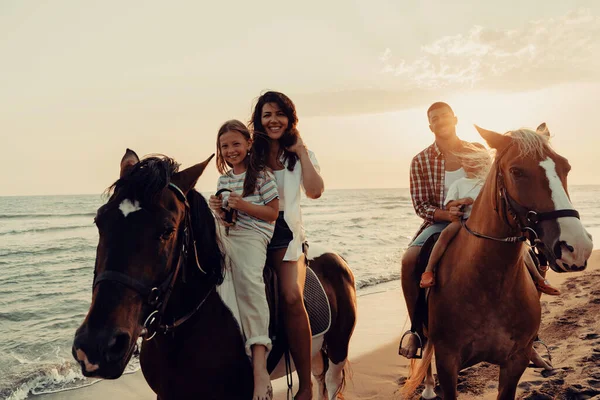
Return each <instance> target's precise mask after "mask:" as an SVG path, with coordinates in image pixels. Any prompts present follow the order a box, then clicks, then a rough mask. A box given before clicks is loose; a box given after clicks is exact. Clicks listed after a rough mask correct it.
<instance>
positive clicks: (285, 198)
mask: <svg viewBox="0 0 600 400" xmlns="http://www.w3.org/2000/svg"><path fill="white" fill-rule="evenodd" d="M308 156H309V158H310V161H311V162H312V164H313V165H314V167H315V169H316V170H317V172H321V167H320V166H319V162H318V161H317V158H316V157H315V154H314V153H313V152H312V151H310V150H308ZM282 162H283V160H282ZM283 163H284V166H285V167H286V168H285V169H284V170H283V171H282V176H283V179H281V178H280V177H278V176H277V174H275V180H276V181H277V187H278V188H279V185H280V181H281V184H282V186H283V190H281V191H279V209H280V210H281V209H283V210H285V211H284V213H283V219H284V220H285V222H286V223H287V224H288V226H289V228H290V230H291V231H292V233H293V235H294V238H293V239H292V241H291V242H290V244H289V246H288V248H287V251H286V252H285V255H284V256H283V260H284V261H296V260H298V259H299V258H300V256H302V243H304V240H305V239H306V236H305V234H304V226H303V225H302V210H301V209H300V187H302V188H303V189H304V185H303V184H302V165H301V164H300V160H297V161H296V165H295V166H294V170H293V171H290V170H288V169H287V163H285V162H283ZM282 205H283V208H282V207H281V206H282Z"/></svg>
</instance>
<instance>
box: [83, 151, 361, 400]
mask: <svg viewBox="0 0 600 400" xmlns="http://www.w3.org/2000/svg"><path fill="white" fill-rule="evenodd" d="M211 158H212V157H211ZM211 158H209V159H208V160H206V161H205V162H203V163H200V164H197V165H194V166H192V167H190V168H188V169H185V170H183V171H181V172H178V165H177V164H176V163H175V162H174V160H172V159H169V158H166V157H161V158H158V157H150V158H146V159H144V160H142V161H140V160H139V159H138V157H137V155H136V154H135V153H134V152H132V151H131V150H127V152H126V153H125V156H124V157H123V159H122V161H121V175H120V179H119V180H118V181H117V182H116V183H115V184H114V185H113V186H112V188H111V189H112V195H111V197H110V199H109V201H108V202H107V204H105V205H104V206H102V207H100V208H99V209H98V213H97V215H96V219H95V222H96V225H97V226H98V231H99V242H98V249H97V254H96V266H95V270H94V285H93V292H92V304H91V306H90V310H89V312H88V314H87V316H86V318H85V321H84V322H83V324H82V325H81V327H80V328H79V329H78V330H77V332H76V334H75V340H74V343H73V355H74V357H75V358H76V360H77V361H78V362H79V363H80V364H81V368H82V373H83V374H84V375H85V376H95V377H101V378H107V379H116V378H118V377H120V376H121V374H122V373H123V370H124V368H125V366H126V365H127V363H128V362H129V360H130V358H131V356H132V353H133V352H134V349H135V347H136V341H137V339H138V337H140V336H141V337H144V338H145V339H146V340H145V341H144V342H143V344H142V348H141V354H140V363H141V367H142V372H143V373H144V377H145V378H146V381H147V382H148V384H149V385H150V387H151V388H152V390H154V392H156V393H157V395H158V399H161V400H167V399H251V398H252V391H253V387H252V386H253V376H252V369H251V364H250V361H249V359H248V357H247V356H246V353H245V351H244V339H243V337H242V333H241V331H240V328H239V325H238V324H237V322H236V320H235V319H234V316H233V315H232V312H231V311H230V309H229V308H228V307H227V306H226V305H225V304H224V302H223V301H222V299H221V297H220V295H219V294H218V292H217V290H216V287H217V286H218V285H220V284H221V283H222V282H223V273H224V269H223V256H222V253H221V250H220V247H219V244H218V236H217V233H216V229H215V220H214V217H213V215H212V213H211V211H210V209H209V207H208V205H207V203H206V201H205V199H204V198H203V197H202V196H201V195H200V194H199V193H198V192H197V191H196V190H194V189H193V188H194V186H195V185H196V182H197V180H198V178H199V177H200V175H201V174H202V172H203V171H204V169H205V167H206V165H207V164H208V162H209V161H210V159H211ZM311 267H312V268H313V270H314V271H315V273H316V275H317V276H318V278H319V280H320V281H321V283H322V285H323V287H324V289H325V292H326V294H327V296H328V298H329V302H330V305H331V327H330V329H329V330H328V331H327V333H326V334H325V335H324V337H323V336H321V338H320V339H318V340H315V343H314V344H313V350H314V352H315V353H316V354H314V358H313V372H314V374H315V376H316V377H317V380H318V382H319V385H320V391H321V393H322V396H323V398H325V396H327V393H328V392H329V397H327V398H332V399H333V398H336V396H337V395H338V393H340V392H341V390H342V388H343V383H344V372H345V371H344V366H345V363H346V359H347V355H348V343H349V340H350V336H351V334H352V331H353V329H354V324H355V318H356V297H355V288H354V277H353V275H352V272H351V271H350V269H349V267H348V265H347V264H346V263H345V261H344V260H343V259H342V258H341V257H339V256H338V255H336V254H333V253H326V254H323V255H321V256H319V257H316V258H314V259H313V260H312V261H311ZM280 370H281V369H280ZM283 371H285V368H283ZM276 377H277V376H273V378H276ZM325 383H326V385H325Z"/></svg>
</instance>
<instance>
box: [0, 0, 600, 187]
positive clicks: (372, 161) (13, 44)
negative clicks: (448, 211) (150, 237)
mask: <svg viewBox="0 0 600 400" xmlns="http://www.w3.org/2000/svg"><path fill="white" fill-rule="evenodd" d="M490 3H491V2H481V1H452V2H449V1H445V0H441V1H437V0H421V1H398V0H389V1H383V0H368V1H367V0H365V1H358V0H356V1H352V0H344V1H322V0H321V1H316V0H315V1H312V0H305V1H301V2H293V3H291V2H284V1H258V2H257V1H250V2H247V1H227V2H225V1H224V2H207V1H187V2H184V1H170V2H163V1H160V2H159V1H128V2H122V1H113V0H105V1H102V2H92V1H81V0H73V1H61V0H57V1H52V2H41V1H29V2H26V1H17V0H14V1H10V0H6V1H2V2H0V57H1V59H0V66H1V67H0V71H1V72H2V73H1V74H0V137H1V143H2V150H3V154H2V157H0V171H1V172H0V177H1V182H2V185H0V196H2V195H45V194H83V193H101V192H102V191H103V190H104V188H106V187H107V186H108V185H110V184H111V183H112V182H113V181H114V180H115V179H116V178H117V175H118V164H119V160H120V159H121V156H122V155H123V153H124V152H125V149H126V148H127V147H129V148H132V149H133V150H135V151H136V152H137V153H138V154H139V155H144V154H149V153H163V154H166V155H169V156H171V157H173V158H175V159H176V160H177V161H179V162H180V163H182V166H183V167H186V166H189V165H192V164H194V163H196V162H199V161H202V160H203V159H205V158H206V157H207V156H209V155H210V154H211V153H213V152H214V151H215V137H216V133H217V130H218V128H219V126H220V124H221V123H222V122H224V121H225V120H227V119H231V118H237V119H240V120H242V121H245V122H246V121H247V120H248V118H249V116H250V113H251V107H252V104H253V100H254V99H255V98H256V97H257V96H258V95H259V94H260V93H261V92H262V91H264V90H266V89H274V90H279V91H282V92H284V93H286V94H287V95H289V96H290V97H291V98H292V100H294V102H295V103H296V106H297V110H298V115H299V118H300V124H299V129H300V132H301V134H302V136H303V138H304V140H305V142H306V143H307V145H308V147H309V148H310V149H312V150H313V151H314V152H315V153H316V155H317V158H318V159H319V161H320V163H321V168H322V174H323V177H324V179H325V185H326V188H331V189H338V188H386V187H390V188H391V187H407V186H408V167H409V164H410V160H411V158H412V157H413V156H414V155H415V154H416V153H417V152H419V151H420V150H422V149H423V148H424V147H426V146H427V145H429V144H430V143H431V142H432V141H433V134H431V132H430V131H429V129H428V127H427V117H426V109H427V107H428V106H429V105H430V104H431V103H432V102H434V101H438V100H443V101H446V102H448V103H450V104H451V105H452V106H453V108H454V110H455V112H456V114H457V116H458V118H459V125H458V133H459V136H460V137H461V138H463V139H467V140H477V139H478V136H477V134H476V131H475V129H474V128H473V124H474V123H477V124H478V125H480V126H483V127H485V128H487V129H491V130H496V131H499V132H505V131H507V130H511V129H516V128H519V127H523V126H525V127H535V126H537V125H538V124H539V123H541V122H543V121H545V122H547V124H548V126H549V128H550V131H551V133H552V134H553V135H554V136H555V137H554V139H553V144H554V147H555V148H556V149H557V150H558V152H559V153H561V154H562V155H564V156H566V157H567V158H568V159H569V161H570V162H571V164H572V166H573V170H572V172H571V175H570V181H569V182H570V183H571V184H600V173H599V171H600V166H599V164H598V159H599V156H600V132H599V130H598V124H597V121H596V116H597V114H598V112H599V111H598V107H599V105H600V2H598V1H596V0H588V1H567V0H561V1H548V0H545V1H522V0H519V1H517V0H505V1H502V2H494V3H493V4H490ZM216 180H217V172H216V168H215V166H214V163H212V164H211V166H210V167H209V170H208V171H207V172H206V173H205V175H204V176H203V177H202V178H201V179H200V181H199V183H198V186H197V188H198V189H199V190H202V191H211V190H213V189H214V188H215V187H216Z"/></svg>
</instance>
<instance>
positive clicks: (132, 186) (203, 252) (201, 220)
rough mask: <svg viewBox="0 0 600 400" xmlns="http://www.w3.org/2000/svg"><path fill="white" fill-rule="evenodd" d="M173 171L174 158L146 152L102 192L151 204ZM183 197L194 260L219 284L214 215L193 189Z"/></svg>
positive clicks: (221, 269) (220, 271) (220, 270)
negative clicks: (195, 254) (146, 153)
mask: <svg viewBox="0 0 600 400" xmlns="http://www.w3.org/2000/svg"><path fill="white" fill-rule="evenodd" d="M177 172H179V164H178V163H177V162H176V161H175V160H174V159H172V158H170V157H167V156H164V155H160V154H159V155H153V156H149V157H146V158H144V159H142V160H141V161H140V162H138V163H137V164H135V165H134V166H133V167H132V169H131V170H130V171H129V172H128V173H126V174H125V175H124V176H123V177H121V178H120V179H119V180H117V181H116V182H115V183H113V184H112V185H111V186H110V187H109V188H108V189H107V190H106V194H107V195H113V196H114V195H117V196H118V198H119V199H135V200H138V201H139V202H140V204H141V205H143V206H148V205H153V204H156V203H157V202H158V201H159V198H160V194H161V193H162V191H163V190H164V189H166V188H168V186H169V183H171V178H172V177H173V175H175V174H176V173H177ZM187 199H188V203H189V205H190V212H191V220H192V230H193V232H194V239H195V240H196V250H197V253H198V261H199V262H200V265H201V266H202V268H203V269H204V270H205V271H206V272H207V273H208V274H209V275H210V276H211V278H212V279H214V280H215V282H216V283H217V284H220V283H221V282H223V278H224V267H223V264H224V261H223V254H222V253H221V250H220V247H219V243H218V240H217V233H216V227H215V219H214V217H213V215H212V212H211V211H210V208H209V207H208V203H207V202H206V200H205V199H204V197H203V196H202V195H201V194H200V193H198V192H197V191H196V190H195V189H192V190H190V191H189V192H188V195H187Z"/></svg>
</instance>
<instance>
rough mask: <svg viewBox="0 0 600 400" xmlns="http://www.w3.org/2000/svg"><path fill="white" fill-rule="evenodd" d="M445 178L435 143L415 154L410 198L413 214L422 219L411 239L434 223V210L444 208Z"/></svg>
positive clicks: (442, 163) (412, 164) (442, 159)
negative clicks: (413, 209)
mask: <svg viewBox="0 0 600 400" xmlns="http://www.w3.org/2000/svg"><path fill="white" fill-rule="evenodd" d="M461 142H462V143H467V142H464V141H461ZM445 176H446V171H445V160H444V155H443V154H442V152H441V151H440V149H439V147H438V145H437V143H435V142H434V143H433V144H432V145H431V146H429V147H427V148H426V149H425V150H423V151H422V152H420V153H419V154H417V155H416V156H415V157H414V158H413V160H412V162H411V163H410V196H411V197H412V202H413V206H414V208H415V212H416V213H417V215H418V216H419V217H421V218H423V223H422V224H421V227H420V228H419V230H418V231H417V233H416V235H415V236H414V237H413V239H414V238H416V237H417V236H419V234H420V233H421V232H423V230H424V229H425V228H427V227H428V226H430V225H432V224H433V223H434V222H435V221H434V219H433V214H434V213H435V210H438V209H443V208H444V207H443V204H444V178H445Z"/></svg>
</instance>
